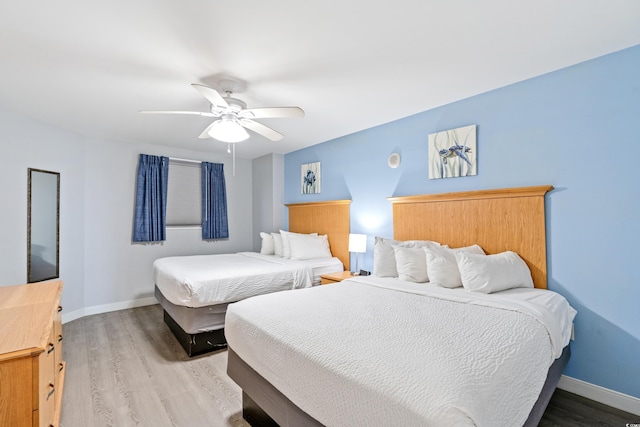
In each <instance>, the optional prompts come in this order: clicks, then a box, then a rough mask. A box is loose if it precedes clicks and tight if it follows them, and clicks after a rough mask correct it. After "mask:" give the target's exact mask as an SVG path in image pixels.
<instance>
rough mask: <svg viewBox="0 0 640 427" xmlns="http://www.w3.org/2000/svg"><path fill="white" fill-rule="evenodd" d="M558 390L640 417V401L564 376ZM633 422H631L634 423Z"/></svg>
mask: <svg viewBox="0 0 640 427" xmlns="http://www.w3.org/2000/svg"><path fill="white" fill-rule="evenodd" d="M558 388H560V389H562V390H565V391H568V392H571V393H574V394H577V395H579V396H582V397H586V398H587V399H591V400H595V401H596V402H600V403H604V404H605V405H608V406H611V407H613V408H617V409H620V410H622V411H625V412H630V413H632V414H634V415H639V416H640V399H638V398H637V397H633V396H629V395H628V394H624V393H620V392H617V391H614V390H610V389H608V388H604V387H600V386H598V385H595V384H591V383H588V382H586V381H582V380H578V379H575V378H571V377H567V376H566V375H563V376H562V377H560V381H559V382H558ZM632 421H633V420H629V422H632Z"/></svg>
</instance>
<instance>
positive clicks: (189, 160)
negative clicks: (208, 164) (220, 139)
mask: <svg viewBox="0 0 640 427" xmlns="http://www.w3.org/2000/svg"><path fill="white" fill-rule="evenodd" d="M169 160H176V161H178V162H185V163H199V164H202V162H203V161H202V160H191V159H181V158H179V157H169ZM233 176H236V145H235V144H233Z"/></svg>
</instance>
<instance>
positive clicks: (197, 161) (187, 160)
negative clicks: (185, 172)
mask: <svg viewBox="0 0 640 427" xmlns="http://www.w3.org/2000/svg"><path fill="white" fill-rule="evenodd" d="M169 160H177V161H179V162H185V163H202V160H191V159H181V158H179V157H169Z"/></svg>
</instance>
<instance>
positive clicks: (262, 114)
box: [239, 107, 304, 119]
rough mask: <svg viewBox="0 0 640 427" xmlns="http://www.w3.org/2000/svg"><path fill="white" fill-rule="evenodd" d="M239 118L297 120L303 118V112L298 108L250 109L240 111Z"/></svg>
mask: <svg viewBox="0 0 640 427" xmlns="http://www.w3.org/2000/svg"><path fill="white" fill-rule="evenodd" d="M239 115H240V116H241V117H245V118H251V119H271V118H282V119H288V118H297V117H304V111H303V110H302V108H300V107H267V108H250V109H248V110H242V111H241V112H240V114H239Z"/></svg>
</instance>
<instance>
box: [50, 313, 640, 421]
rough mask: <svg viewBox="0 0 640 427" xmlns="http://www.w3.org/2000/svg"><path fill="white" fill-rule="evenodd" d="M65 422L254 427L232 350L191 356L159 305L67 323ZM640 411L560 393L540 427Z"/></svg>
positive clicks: (630, 417) (620, 417) (618, 417)
mask: <svg viewBox="0 0 640 427" xmlns="http://www.w3.org/2000/svg"><path fill="white" fill-rule="evenodd" d="M63 335H64V346H63V351H64V358H65V359H66V361H67V374H66V380H65V389H64V398H63V406H62V420H61V425H62V426H63V427H94V426H95V427H98V426H100V427H102V426H115V427H128V426H149V427H164V426H177V427H187V426H188V427H204V426H234V427H249V424H247V423H246V422H245V421H244V420H243V419H242V416H241V408H242V403H241V390H240V388H239V387H238V386H237V385H236V384H235V383H234V382H233V381H232V380H231V379H230V378H229V377H228V376H227V374H226V369H227V352H226V351H221V352H218V353H214V354H209V355H203V356H199V357H194V358H189V357H187V355H186V353H185V352H184V350H183V349H182V347H180V345H179V344H178V342H177V341H176V339H175V338H174V337H173V335H172V334H171V332H170V331H169V328H168V327H167V326H166V325H165V324H164V322H163V320H162V309H161V307H160V306H159V305H153V306H148V307H139V308H135V309H130V310H123V311H116V312H112V313H105V314H98V315H94V316H88V317H84V318H82V319H78V320H74V321H73V322H69V323H65V324H64V325H63ZM626 423H640V416H635V415H631V414H628V413H625V412H622V411H619V410H617V409H614V408H610V407H607V406H605V405H602V404H599V403H596V402H593V401H591V400H588V399H584V398H582V397H580V396H576V395H574V394H571V393H568V392H565V391H562V390H556V393H555V394H554V396H553V398H552V399H551V402H550V404H549V406H548V407H547V411H546V412H545V414H544V417H543V419H542V421H541V422H540V426H545V427H546V426H549V427H551V426H563V427H564V426H580V427H584V426H624V425H625V424H626Z"/></svg>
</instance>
